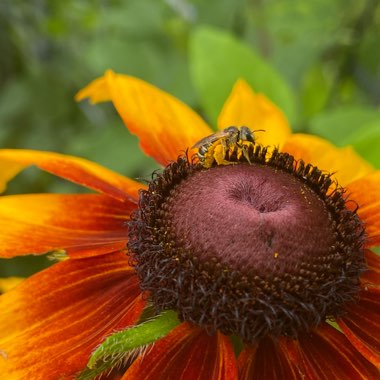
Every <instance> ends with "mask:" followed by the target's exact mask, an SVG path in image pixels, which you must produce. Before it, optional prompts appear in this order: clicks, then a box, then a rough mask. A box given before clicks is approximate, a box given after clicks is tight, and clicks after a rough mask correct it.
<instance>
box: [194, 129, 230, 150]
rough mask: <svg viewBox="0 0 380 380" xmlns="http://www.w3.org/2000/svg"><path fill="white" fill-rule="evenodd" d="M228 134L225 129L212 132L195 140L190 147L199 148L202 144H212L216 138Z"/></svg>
mask: <svg viewBox="0 0 380 380" xmlns="http://www.w3.org/2000/svg"><path fill="white" fill-rule="evenodd" d="M227 136H229V134H228V133H227V132H225V131H218V132H215V133H213V134H212V135H209V136H206V137H204V138H203V139H201V140H199V141H198V142H196V143H195V144H194V145H193V146H192V147H191V149H194V148H200V147H201V146H202V145H206V144H212V143H213V142H215V141H216V140H219V139H221V138H223V137H227Z"/></svg>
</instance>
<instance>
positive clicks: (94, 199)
mask: <svg viewBox="0 0 380 380" xmlns="http://www.w3.org/2000/svg"><path fill="white" fill-rule="evenodd" d="M135 208H136V204H135V203H132V202H120V201H117V200H115V199H112V198H110V197H108V196H105V195H100V194H79V195H63V194H31V195H10V196H3V197H0V257H14V256H18V255H25V254H31V253H33V254H42V253H46V252H48V251H52V250H65V251H66V252H67V253H68V254H73V255H75V256H76V257H80V256H88V255H99V254H102V253H106V252H113V251H115V250H122V249H124V248H125V246H126V242H127V233H128V230H127V226H126V224H125V223H126V220H128V219H129V215H130V213H131V212H132V211H133V210H134V209H135Z"/></svg>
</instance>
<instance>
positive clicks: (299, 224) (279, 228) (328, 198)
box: [128, 146, 364, 342]
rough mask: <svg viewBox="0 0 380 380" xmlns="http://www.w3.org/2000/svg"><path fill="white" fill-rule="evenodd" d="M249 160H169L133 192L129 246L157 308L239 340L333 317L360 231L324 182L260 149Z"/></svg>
mask: <svg viewBox="0 0 380 380" xmlns="http://www.w3.org/2000/svg"><path fill="white" fill-rule="evenodd" d="M250 162H251V163H252V164H248V163H245V162H244V159H242V162H241V163H239V164H237V165H228V166H214V167H212V168H211V169H204V168H203V167H202V166H201V165H199V164H192V163H190V162H189V161H188V160H187V159H185V158H179V159H178V161H177V162H176V163H173V164H171V165H169V166H168V167H167V168H166V169H165V170H164V172H163V173H162V174H160V175H158V176H157V177H156V178H155V179H154V180H153V181H152V182H151V183H150V186H149V190H148V191H144V192H142V193H141V199H140V208H139V210H138V211H137V212H136V213H135V214H134V216H133V218H132V221H131V222H130V226H129V227H130V242H129V245H128V247H129V250H130V252H131V256H132V258H133V260H134V265H135V268H136V271H137V273H138V275H139V277H140V280H141V288H142V290H143V291H147V292H148V294H149V295H150V297H151V300H152V301H153V303H154V305H155V307H156V309H157V310H158V311H161V310H164V309H175V310H177V311H178V313H179V316H180V317H181V318H182V319H183V320H186V321H189V322H193V323H195V324H198V325H200V326H202V327H204V328H206V329H207V330H208V331H210V332H211V333H212V332H214V331H216V330H221V331H222V332H224V333H226V334H237V335H239V336H240V337H241V338H242V339H243V340H244V341H247V342H253V341H254V340H256V339H258V338H261V337H263V336H265V335H268V334H269V335H272V336H279V335H286V336H296V335H297V334H298V333H299V332H300V331H304V330H307V329H310V328H311V327H314V326H316V325H318V324H319V323H321V322H322V321H323V320H325V319H326V318H332V317H336V316H338V315H340V314H342V313H343V312H344V308H345V306H346V304H347V303H348V302H350V301H352V300H353V299H354V298H355V296H356V294H357V292H358V286H359V281H358V279H359V276H360V274H361V271H362V270H363V269H364V260H363V248H362V246H363V239H364V237H363V236H364V232H363V228H362V224H361V222H360V220H359V219H358V217H357V215H356V214H355V213H354V212H352V211H349V210H348V209H347V208H346V205H345V200H344V198H343V190H342V189H340V188H338V187H337V188H333V189H332V188H331V183H332V181H331V179H330V177H329V175H325V174H322V173H321V172H320V171H319V170H318V169H317V168H314V167H312V166H311V165H306V166H305V165H304V164H303V162H299V163H296V162H295V161H294V160H293V158H292V157H291V156H289V155H287V154H285V153H279V152H277V151H275V152H274V153H273V154H272V155H268V154H267V153H266V149H262V147H260V146H257V147H256V149H255V151H252V150H251V151H250Z"/></svg>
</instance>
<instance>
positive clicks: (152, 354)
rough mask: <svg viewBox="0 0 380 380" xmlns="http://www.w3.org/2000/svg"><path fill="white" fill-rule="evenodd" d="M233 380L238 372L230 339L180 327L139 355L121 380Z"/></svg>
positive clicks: (200, 330) (196, 329)
mask: <svg viewBox="0 0 380 380" xmlns="http://www.w3.org/2000/svg"><path fill="white" fill-rule="evenodd" d="M127 379H128V380H143V379H145V380H151V379H191V380H197V379H198V380H201V379H210V380H217V379H218V380H222V379H225V380H227V379H228V380H234V379H237V368H236V362H235V356H234V352H233V350H232V346H231V343H230V341H229V339H228V338H227V337H226V336H224V335H222V334H221V333H216V334H215V335H213V336H210V335H207V334H206V332H204V331H203V330H202V329H200V328H197V327H193V326H190V325H189V324H188V323H182V324H181V325H179V326H178V327H176V328H175V329H173V330H172V331H171V332H170V333H169V334H168V335H167V336H166V337H165V338H163V339H161V340H159V341H158V342H156V343H155V344H154V345H153V346H152V348H151V349H148V350H147V352H146V353H144V354H143V355H140V356H139V357H138V358H137V359H136V361H134V363H133V364H132V366H131V367H130V368H129V369H128V370H127V372H126V373H125V375H124V376H123V379H122V380H127Z"/></svg>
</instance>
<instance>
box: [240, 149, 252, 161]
mask: <svg viewBox="0 0 380 380" xmlns="http://www.w3.org/2000/svg"><path fill="white" fill-rule="evenodd" d="M248 150H249V146H248V145H245V144H243V145H242V147H241V152H242V153H243V156H244V158H245V159H246V160H247V161H248V163H249V164H250V165H252V162H251V160H250V158H249V153H248Z"/></svg>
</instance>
